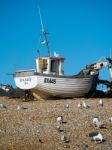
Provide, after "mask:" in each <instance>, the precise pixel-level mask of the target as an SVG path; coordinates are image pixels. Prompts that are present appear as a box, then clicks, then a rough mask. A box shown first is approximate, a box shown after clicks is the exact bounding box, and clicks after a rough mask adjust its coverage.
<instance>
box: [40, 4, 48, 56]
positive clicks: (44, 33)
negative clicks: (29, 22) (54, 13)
mask: <svg viewBox="0 0 112 150" xmlns="http://www.w3.org/2000/svg"><path fill="white" fill-rule="evenodd" d="M38 11H39V17H40V23H41V28H42V29H41V30H42V35H43V41H42V44H45V45H46V47H47V51H48V56H49V57H50V56H51V53H50V48H49V43H48V40H47V33H46V31H45V28H44V25H43V22H42V16H41V12H40V7H39V6H38Z"/></svg>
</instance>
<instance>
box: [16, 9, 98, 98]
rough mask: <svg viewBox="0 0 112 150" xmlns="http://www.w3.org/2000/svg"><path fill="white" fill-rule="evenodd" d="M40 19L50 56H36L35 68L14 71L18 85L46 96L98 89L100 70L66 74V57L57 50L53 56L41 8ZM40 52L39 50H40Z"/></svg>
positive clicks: (77, 93)
mask: <svg viewBox="0 0 112 150" xmlns="http://www.w3.org/2000/svg"><path fill="white" fill-rule="evenodd" d="M39 15H40V21H41V26H42V35H43V40H42V41H44V42H42V44H45V45H46V47H47V50H48V56H47V57H45V56H41V57H40V56H39V57H38V58H36V68H35V70H19V71H15V72H14V80H15V83H16V86H17V87H18V88H20V89H22V90H25V91H30V92H31V93H36V94H39V95H42V96H43V95H45V96H56V97H84V96H86V95H87V94H88V93H89V92H93V91H95V90H96V86H97V81H98V74H99V73H98V70H97V69H96V70H95V69H88V68H87V69H84V70H82V71H81V72H80V73H79V74H78V75H73V76H66V75H64V60H65V59H64V58H63V57H60V56H59V54H57V53H56V52H55V53H54V56H51V52H50V49H49V45H48V40H47V36H46V34H47V33H46V31H45V29H44V27H43V23H42V19H41V14H40V8H39ZM38 52H39V51H38Z"/></svg>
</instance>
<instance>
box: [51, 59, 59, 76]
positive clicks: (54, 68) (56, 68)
mask: <svg viewBox="0 0 112 150" xmlns="http://www.w3.org/2000/svg"><path fill="white" fill-rule="evenodd" d="M51 72H55V73H59V61H55V60H51Z"/></svg>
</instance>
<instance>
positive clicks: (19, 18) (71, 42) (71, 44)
mask: <svg viewBox="0 0 112 150" xmlns="http://www.w3.org/2000/svg"><path fill="white" fill-rule="evenodd" d="M38 4H39V5H40V8H41V14H42V19H43V23H44V26H45V29H46V30H47V32H48V33H49V34H48V39H49V44H50V48H51V52H52V54H53V52H54V51H56V52H57V53H59V54H60V55H61V56H64V57H65V58H66V61H65V74H69V75H72V74H76V73H78V72H79V71H80V70H81V69H82V68H84V67H85V66H86V65H87V64H90V63H94V62H96V61H97V60H99V59H100V58H101V57H108V56H110V48H112V8H111V6H112V1H111V0H66V1H65V0H39V1H38V0H0V52H1V54H0V62H1V63H0V82H3V83H10V84H13V85H14V81H13V78H12V77H11V76H7V75H6V74H7V73H13V72H14V71H15V70H18V69H19V70H20V69H30V68H35V58H36V57H37V53H36V50H37V49H40V53H41V55H46V54H47V50H46V49H45V48H44V47H41V46H40V31H41V26H40V20H39V14H38ZM100 77H101V78H102V79H108V78H109V74H108V70H107V68H105V69H103V70H102V71H101V74H100Z"/></svg>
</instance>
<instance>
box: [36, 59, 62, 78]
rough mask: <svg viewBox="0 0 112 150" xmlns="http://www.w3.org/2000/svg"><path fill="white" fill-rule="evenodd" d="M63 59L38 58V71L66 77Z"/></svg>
mask: <svg viewBox="0 0 112 150" xmlns="http://www.w3.org/2000/svg"><path fill="white" fill-rule="evenodd" d="M64 60H65V59H64V58H63V57H38V58H36V71H37V72H38V73H43V74H53V75H64Z"/></svg>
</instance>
